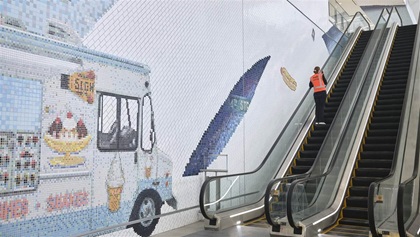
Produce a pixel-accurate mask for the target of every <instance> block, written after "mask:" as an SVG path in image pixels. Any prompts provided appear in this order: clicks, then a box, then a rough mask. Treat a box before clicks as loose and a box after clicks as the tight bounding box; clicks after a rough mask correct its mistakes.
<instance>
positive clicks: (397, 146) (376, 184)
mask: <svg viewBox="0 0 420 237" xmlns="http://www.w3.org/2000/svg"><path fill="white" fill-rule="evenodd" d="M418 30H419V27H418V26H417V32H416V37H415V41H414V46H415V45H416V44H417V43H416V42H417V40H419V38H418V36H419V34H418ZM414 46H413V52H415V53H414V54H413V55H412V57H411V60H412V61H411V62H413V59H414V57H415V54H416V52H417V51H414ZM412 73H414V74H415V72H413V68H411V69H410V73H409V77H408V78H409V79H410V80H414V79H415V76H414V77H413V76H412ZM409 86H410V83H407V86H406V91H409ZM408 100H409V98H408V93H406V96H405V97H404V102H403V107H402V110H401V117H400V125H399V127H398V135H397V140H396V141H397V142H396V144H395V151H394V155H393V158H392V165H391V170H390V172H389V174H388V175H387V176H385V177H384V178H383V179H382V180H379V181H375V182H372V183H371V184H370V185H369V194H368V216H369V217H371V218H369V228H370V231H371V233H372V236H379V233H378V232H377V229H376V224H375V218H374V216H375V210H374V195H375V188H376V187H378V191H379V187H380V186H381V184H382V183H384V182H386V181H388V180H390V179H393V178H394V173H395V169H396V165H397V162H396V158H397V157H398V153H399V150H400V146H401V141H400V140H401V136H402V134H401V133H402V130H403V129H402V128H403V126H404V124H403V123H402V122H403V121H404V120H405V116H406V115H405V114H406V113H405V111H407V110H408V109H410V108H407V107H408V105H407V104H408V103H409V101H408ZM415 162H417V160H416V161H415ZM413 175H414V174H413ZM416 175H417V171H416ZM411 178H413V176H412V177H411ZM400 186H401V185H400ZM398 193H399V191H398ZM397 200H398V199H397ZM397 205H398V204H397ZM397 209H398V208H397ZM397 215H398V213H397Z"/></svg>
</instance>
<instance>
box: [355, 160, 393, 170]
mask: <svg viewBox="0 0 420 237" xmlns="http://www.w3.org/2000/svg"><path fill="white" fill-rule="evenodd" d="M358 165H359V168H372V167H375V168H386V169H391V166H392V160H386V159H383V160H380V159H373V160H367V159H365V160H363V159H361V160H359V161H358Z"/></svg>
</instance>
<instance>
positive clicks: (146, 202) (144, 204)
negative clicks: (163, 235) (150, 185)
mask: <svg viewBox="0 0 420 237" xmlns="http://www.w3.org/2000/svg"><path fill="white" fill-rule="evenodd" d="M161 206H162V199H161V198H160V196H159V194H158V193H157V192H156V191H154V190H152V189H147V190H144V191H143V192H141V193H140V194H139V196H137V199H136V202H135V203H134V206H133V210H132V211H131V215H130V221H135V220H138V219H143V218H146V217H151V216H156V215H160V208H161ZM158 222H159V218H156V219H153V220H145V221H141V222H140V223H138V224H134V225H130V226H128V227H127V228H130V227H133V230H134V232H136V233H137V234H138V235H140V236H143V237H146V236H150V235H151V234H152V233H153V231H154V230H155V227H156V225H157V223H158Z"/></svg>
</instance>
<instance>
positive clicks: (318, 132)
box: [311, 125, 327, 137]
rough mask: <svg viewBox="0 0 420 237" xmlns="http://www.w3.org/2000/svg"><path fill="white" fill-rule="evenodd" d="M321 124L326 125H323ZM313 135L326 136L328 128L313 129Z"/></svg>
mask: <svg viewBox="0 0 420 237" xmlns="http://www.w3.org/2000/svg"><path fill="white" fill-rule="evenodd" d="M321 126H325V125H321ZM311 135H312V136H313V137H325V135H327V131H326V130H320V129H317V130H314V131H312V132H311Z"/></svg>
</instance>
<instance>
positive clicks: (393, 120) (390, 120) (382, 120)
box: [371, 116, 401, 123]
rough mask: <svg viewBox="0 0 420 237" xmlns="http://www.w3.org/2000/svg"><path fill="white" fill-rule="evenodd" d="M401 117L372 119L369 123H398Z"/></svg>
mask: <svg viewBox="0 0 420 237" xmlns="http://www.w3.org/2000/svg"><path fill="white" fill-rule="evenodd" d="M400 117H401V116H390V117H373V118H372V120H371V123H400Z"/></svg>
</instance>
